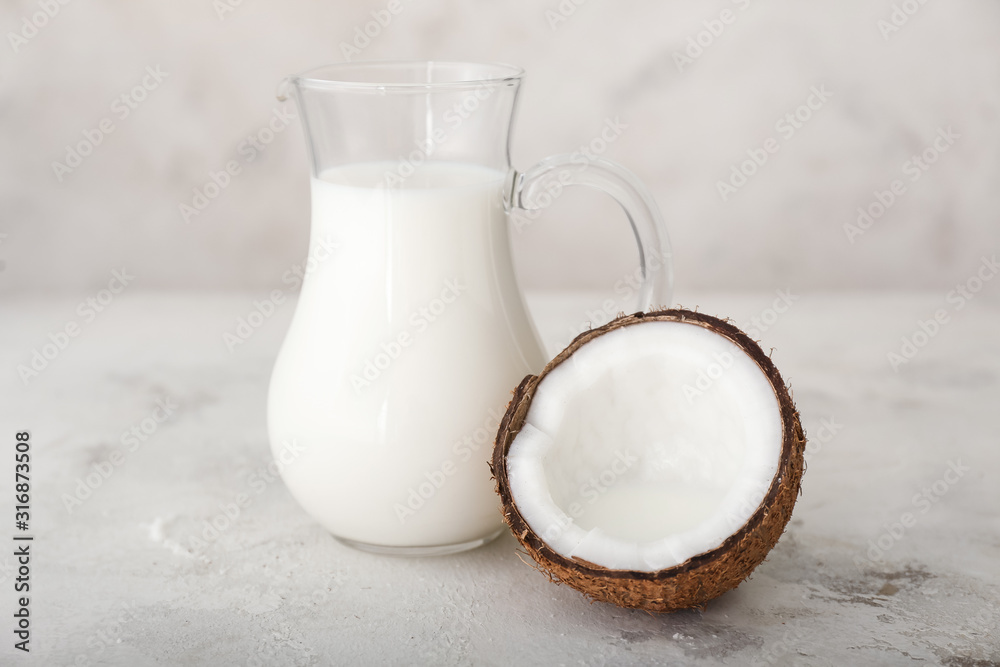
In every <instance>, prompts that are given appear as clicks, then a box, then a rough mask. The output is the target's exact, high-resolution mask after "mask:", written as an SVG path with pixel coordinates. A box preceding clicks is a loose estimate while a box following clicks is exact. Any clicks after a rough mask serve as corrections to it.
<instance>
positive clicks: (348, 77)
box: [285, 60, 524, 93]
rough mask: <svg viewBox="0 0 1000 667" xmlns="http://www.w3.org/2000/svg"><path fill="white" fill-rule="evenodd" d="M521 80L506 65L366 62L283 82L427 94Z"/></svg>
mask: <svg viewBox="0 0 1000 667" xmlns="http://www.w3.org/2000/svg"><path fill="white" fill-rule="evenodd" d="M523 76H524V69H523V68H521V67H518V66H516V65H509V64H507V63H490V62H486V63H482V62H471V61H469V62H466V61H452V60H365V61H359V62H343V63H331V64H328V65H320V66H319V67H312V68H310V69H307V70H305V71H302V72H299V73H298V74H294V75H292V76H290V77H288V78H287V79H286V80H285V82H288V83H293V84H295V85H296V86H299V87H303V88H325V89H331V90H358V91H378V92H387V91H396V92H421V93H426V92H434V91H436V90H455V89H462V88H474V87H478V86H483V85H501V84H504V83H509V82H515V81H520V79H521V78H523ZM406 79H410V80H406Z"/></svg>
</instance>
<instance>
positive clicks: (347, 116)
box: [282, 62, 523, 176]
mask: <svg viewBox="0 0 1000 667" xmlns="http://www.w3.org/2000/svg"><path fill="white" fill-rule="evenodd" d="M522 76H523V71H522V70H521V69H520V68H517V67H514V66H511V65H498V64H475V63H454V62H369V63H345V64H338V65H327V66H325V67H319V68H315V69H311V70H308V71H306V72H303V73H301V74H298V75H296V76H293V77H290V78H289V79H287V80H286V81H285V82H283V84H282V88H283V91H282V92H283V94H286V93H287V91H288V90H289V89H290V90H291V91H292V92H293V93H294V96H295V101H296V103H297V105H298V107H299V111H300V113H301V117H302V124H303V128H304V130H305V134H306V143H307V144H308V147H309V154H310V158H311V162H312V172H313V175H314V176H318V175H320V174H322V173H323V172H324V171H327V170H329V169H333V168H336V167H342V166H345V165H350V164H357V163H373V162H379V163H385V162H397V163H398V164H399V165H400V171H401V173H406V172H407V171H410V170H415V169H419V168H420V167H421V166H422V165H424V164H427V163H430V162H449V163H460V164H469V165H476V166H480V167H486V168H489V169H494V170H497V171H506V170H507V169H508V168H509V165H510V150H509V141H510V129H511V124H512V121H513V116H514V110H515V107H516V104H517V95H518V90H519V88H520V82H521V78H522Z"/></svg>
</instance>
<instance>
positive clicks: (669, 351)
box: [491, 310, 805, 611]
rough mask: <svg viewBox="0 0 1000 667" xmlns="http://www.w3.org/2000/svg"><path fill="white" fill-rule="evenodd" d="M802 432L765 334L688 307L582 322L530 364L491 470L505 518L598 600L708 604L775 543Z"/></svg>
mask: <svg viewBox="0 0 1000 667" xmlns="http://www.w3.org/2000/svg"><path fill="white" fill-rule="evenodd" d="M804 451H805V436H804V435H803V432H802V426H801V424H800V423H799V417H798V413H797V412H796V410H795V406H794V405H793V404H792V400H791V397H790V396H789V393H788V390H787V389H786V388H785V383H784V382H783V381H782V379H781V375H780V374H779V373H778V370H777V369H776V368H775V367H774V364H772V363H771V360H770V359H769V358H768V357H767V356H766V355H765V354H764V352H763V351H762V350H761V349H760V346H758V345H757V344H756V343H755V342H754V341H753V340H751V339H750V338H749V337H747V336H746V335H745V334H744V333H742V332H741V331H740V330H739V329H737V328H736V327H734V326H732V325H730V324H728V323H727V322H724V321H722V320H720V319H717V318H714V317H710V316H707V315H702V314H700V313H696V312H692V311H688V310H663V311H659V312H653V313H648V314H643V313H637V314H635V315H629V316H625V317H619V318H618V319H616V320H614V321H612V322H610V323H608V324H606V325H604V326H603V327H600V328H598V329H595V330H593V331H588V332H586V333H584V334H581V335H580V336H578V337H577V338H576V339H575V340H574V341H573V342H572V343H571V344H570V345H569V347H567V348H566V349H565V350H564V351H563V352H561V353H560V354H559V355H558V356H557V357H556V358H555V359H553V360H552V362H550V363H549V364H548V365H547V366H546V367H545V370H543V371H542V373H541V375H538V376H533V375H529V376H528V377H526V378H525V379H524V380H523V381H522V382H521V384H520V385H519V386H518V388H517V390H516V391H515V393H514V398H513V400H512V401H511V403H510V405H509V406H508V408H507V412H506V414H505V416H504V418H503V420H502V422H501V424H500V430H499V433H498V434H497V440H496V444H495V447H494V451H493V461H492V463H491V469H492V470H493V473H494V477H495V479H496V488H497V493H499V495H500V498H501V501H502V503H503V507H502V509H503V513H504V519H505V521H506V522H507V524H508V525H509V526H510V528H511V530H512V531H513V533H514V535H515V536H516V537H517V539H518V540H519V541H520V542H521V544H522V545H523V546H524V547H525V549H527V551H528V553H529V554H530V555H531V557H532V558H534V559H535V561H536V562H537V563H538V565H539V566H540V568H541V569H543V570H545V571H547V572H548V573H549V575H550V577H551V578H553V579H555V580H557V581H559V582H562V583H566V584H568V585H570V586H572V587H573V588H576V589H577V590H579V591H581V592H583V593H585V594H586V595H588V596H589V597H591V598H592V599H594V600H602V601H605V602H612V603H614V604H618V605H621V606H623V607H636V608H641V609H646V610H649V611H675V610H677V609H684V608H689V607H696V606H701V605H703V604H704V603H705V602H706V601H707V600H710V599H712V598H714V597H716V596H718V595H721V594H722V593H724V592H726V591H728V590H730V589H732V588H735V587H736V586H737V585H739V583H740V582H742V581H743V580H744V579H746V578H747V577H748V576H749V575H750V573H751V572H752V571H753V569H754V568H755V567H757V565H759V564H760V562H761V561H763V560H764V557H765V556H766V555H767V553H768V551H770V549H771V548H772V547H773V546H774V545H775V543H776V542H777V541H778V538H779V537H780V536H781V533H782V532H783V531H784V528H785V524H786V523H787V522H788V519H789V517H790V516H791V512H792V507H793V506H794V505H795V500H796V497H797V496H798V493H799V483H800V481H801V478H802V467H803V452H804Z"/></svg>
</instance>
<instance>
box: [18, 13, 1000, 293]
mask: <svg viewBox="0 0 1000 667" xmlns="http://www.w3.org/2000/svg"><path fill="white" fill-rule="evenodd" d="M62 1H64V0H60V1H57V0H33V1H28V0H25V1H13V0H5V2H3V4H2V5H0V28H2V29H3V31H4V34H5V38H4V44H3V45H2V46H0V54H2V55H0V120H2V126H0V263H2V264H0V267H2V268H3V271H2V272H0V291H3V292H6V293H14V292H19V291H26V290H46V289H47V290H59V291H74V292H75V291H81V290H89V289H93V288H95V287H97V286H100V285H103V284H105V283H106V282H107V280H108V278H109V275H110V271H111V270H112V269H118V268H121V267H126V268H127V269H128V270H129V271H130V272H132V273H134V274H135V276H136V281H135V284H136V285H137V286H142V287H146V288H191V287H198V288H252V289H265V288H269V287H271V286H273V285H279V284H280V277H281V275H282V274H283V273H284V272H285V271H286V270H287V269H288V268H289V267H290V266H291V265H293V264H294V263H295V262H297V261H298V260H300V259H301V257H302V256H303V255H304V253H305V248H306V243H307V227H308V199H307V196H308V180H307V179H308V176H307V165H306V160H305V154H304V142H303V138H302V133H301V128H300V127H299V125H298V122H297V121H295V122H293V123H292V124H291V126H289V127H288V128H287V130H285V131H282V132H280V133H278V134H277V135H276V138H275V139H274V141H273V142H272V143H270V144H269V145H267V146H266V147H265V148H264V150H256V149H253V148H252V147H251V145H250V144H249V143H247V141H246V140H247V137H249V136H252V135H255V134H257V133H258V132H259V130H261V129H262V128H264V127H266V126H267V125H268V123H269V120H270V119H271V118H272V117H273V114H274V113H276V110H278V112H280V110H281V108H282V105H281V104H279V103H278V102H277V101H276V99H275V96H274V92H275V87H276V84H277V82H278V81H279V80H280V79H281V78H282V77H283V76H285V75H287V74H291V73H294V72H297V71H300V70H303V69H306V68H309V67H312V66H315V65H318V64H323V63H327V62H334V61H341V60H343V59H344V54H343V47H342V44H343V43H351V42H352V41H353V40H354V39H355V36H356V34H357V33H356V29H357V28H361V29H363V28H364V26H365V24H366V23H368V22H370V21H372V14H371V12H373V11H375V12H378V11H380V10H382V9H384V8H385V7H386V6H387V4H388V1H387V0H356V1H354V2H317V1H315V0H312V1H307V0H288V1H286V2H280V3H279V2H265V1H264V0H214V1H213V0H178V1H175V2H170V3H166V2H151V1H149V0H138V1H132V2H112V1H110V0H73V1H71V2H68V3H67V4H61V2H62ZM400 2H401V6H402V11H401V12H400V13H399V14H398V15H396V16H394V17H393V20H392V21H391V23H389V25H387V26H385V27H382V28H380V29H379V34H378V35H377V36H375V37H373V38H372V39H371V41H370V44H367V45H364V42H363V41H360V40H359V42H358V43H359V44H360V45H363V46H364V48H358V51H359V52H360V53H355V54H352V55H353V57H354V58H355V59H403V58H405V59H426V58H431V59H452V60H485V61H505V62H511V63H515V64H519V65H522V66H524V67H525V68H527V70H528V78H527V80H526V86H525V88H524V91H523V95H522V100H521V106H520V113H519V117H518V120H517V124H516V130H515V139H514V144H513V156H514V160H515V162H516V164H517V165H519V166H521V167H527V166H528V165H530V164H532V163H533V162H535V161H536V160H538V159H540V158H542V157H544V156H546V155H548V154H551V153H556V152H565V151H572V150H575V149H576V148H578V147H579V146H580V145H581V144H584V143H586V142H588V141H590V140H591V139H592V138H594V137H596V136H598V134H599V132H600V130H601V128H602V126H603V124H604V123H605V121H606V119H608V118H618V119H619V120H620V122H622V123H624V124H626V125H627V128H626V129H625V130H624V131H623V132H622V134H621V136H620V138H619V139H618V140H617V141H615V142H613V143H612V144H611V145H610V147H609V148H608V150H607V153H606V156H607V157H609V158H611V159H613V160H617V161H620V162H622V163H623V164H625V165H626V166H628V167H630V168H631V169H632V170H634V171H635V172H636V173H637V174H638V175H639V176H640V177H641V178H642V179H643V180H644V181H645V182H646V183H647V184H649V186H650V187H651V188H652V190H653V192H654V194H655V196H656V198H657V200H658V201H659V203H660V206H661V207H662V209H663V210H664V213H665V215H666V217H667V220H668V222H669V226H670V233H671V236H672V239H673V243H674V250H675V255H676V275H677V282H678V285H679V286H680V287H713V288H715V287H718V288H746V287H765V288H771V287H787V286H789V285H793V286H796V287H798V288H800V289H813V288H845V287H846V288H852V287H894V288H908V287H934V288H945V287H948V286H950V285H953V284H954V282H955V280H956V279H964V278H966V277H967V276H968V275H970V274H971V272H972V271H973V270H974V269H975V267H976V265H977V264H978V263H979V261H980V259H979V258H980V257H981V256H982V255H991V254H992V253H994V252H997V250H998V246H1000V188H998V185H1000V123H998V111H1000V4H998V3H997V2H996V1H995V0H950V1H948V2H945V1H944V0H920V1H919V2H918V0H839V1H836V2H834V1H830V0H827V1H825V2H792V1H790V0H786V1H780V2H779V1H771V2H765V1H764V0H716V1H713V2H694V1H693V0H688V1H683V2H662V1H660V0H624V1H614V2H612V1H611V0H562V1H561V2H560V1H559V0H547V1H546V0H543V1H541V2H538V1H535V0H508V1H505V2H496V1H492V2H490V1H487V0H464V1H459V0H400ZM46 12H48V13H47V14H46ZM699 42H700V44H699ZM136 86H139V87H140V88H141V89H136ZM814 90H821V91H823V94H822V95H821V96H816V97H813V98H812V100H811V101H812V103H813V106H814V107H815V108H814V109H813V110H811V111H810V112H809V113H805V112H801V111H800V113H801V114H802V117H805V116H809V118H808V120H805V121H804V122H802V123H798V121H795V124H792V123H783V124H781V125H776V123H777V122H778V121H779V120H780V119H782V118H783V117H784V116H785V115H786V114H788V113H795V111H796V109H797V108H798V107H799V106H800V105H802V104H804V103H806V101H807V100H808V99H809V96H810V95H811V94H812V93H811V91H814ZM123 95H124V96H125V98H124V99H123V97H122V96H123ZM140 98H141V99H140ZM102 123H103V125H102ZM276 125H280V123H276ZM949 128H950V129H949ZM109 130H110V131H109ZM949 135H950V136H949ZM88 136H89V137H90V139H88V138H87V137H88ZM945 136H948V137H949V138H947V139H944V138H941V139H937V137H945ZM769 138H770V139H773V140H774V141H773V143H767V146H769V147H770V148H771V149H772V150H776V152H772V153H770V154H768V155H767V162H766V163H765V164H763V165H762V166H760V167H759V168H758V169H757V170H756V173H754V174H753V175H752V176H750V177H749V178H747V179H746V182H745V183H743V181H742V180H741V179H740V178H739V177H735V178H734V180H730V179H731V178H733V175H732V168H733V166H734V165H737V169H738V168H739V167H738V165H739V164H740V163H742V162H743V161H744V160H747V159H749V158H748V151H753V152H754V153H753V154H756V155H757V156H758V158H760V157H761V152H760V151H761V149H763V148H764V147H765V142H767V140H768V139H769ZM98 140H99V143H98ZM90 141H92V142H93V143H98V145H96V146H95V147H94V148H93V150H92V152H90V154H89V155H81V156H80V157H79V159H75V158H73V157H72V156H70V157H69V158H67V155H66V153H67V146H75V145H77V144H78V143H80V142H90ZM935 142H937V148H936V149H935V148H933V147H934V146H935ZM86 148H87V147H86V145H85V146H84V149H83V150H84V152H86ZM928 149H929V150H928ZM943 149H946V150H943ZM925 150H928V158H935V161H934V163H933V164H925V165H923V167H921V166H920V165H917V164H915V163H913V162H912V156H914V155H921V154H923V153H924V152H925ZM251 156H252V157H253V159H252V160H250V158H251ZM229 160H238V161H239V162H240V164H241V165H242V171H241V173H240V175H238V176H237V177H235V178H233V179H232V182H231V183H230V184H229V185H228V187H226V188H225V189H224V190H223V191H222V192H221V194H220V195H219V196H218V197H217V198H216V199H215V200H214V201H212V203H211V204H210V205H209V206H208V207H207V208H206V209H205V210H204V211H203V212H202V213H201V214H200V215H198V216H196V217H194V218H192V220H191V221H190V222H189V223H186V222H185V221H184V220H183V219H182V216H181V214H180V213H179V205H180V204H181V203H191V200H192V197H193V194H192V193H193V190H194V189H195V188H197V187H200V186H202V185H204V184H205V183H206V182H208V180H209V175H210V172H213V171H219V170H220V169H222V168H223V165H224V164H225V163H226V162H227V161H229ZM55 162H58V163H60V165H62V166H58V167H54V166H53V163H55ZM752 166H753V165H747V166H746V169H747V171H753V169H752ZM894 180H898V181H900V182H899V183H898V184H897V193H896V194H893V195H891V198H892V199H893V201H892V204H891V205H890V206H888V210H887V211H886V212H885V213H884V214H882V215H881V216H880V217H878V218H877V219H874V218H873V219H872V220H871V222H870V223H868V222H867V221H864V225H866V226H867V229H863V228H862V227H861V226H859V227H857V228H856V229H854V228H852V227H850V225H856V224H857V218H858V213H857V210H858V208H859V207H865V208H869V207H870V208H871V209H872V211H873V212H874V213H876V214H878V213H879V212H880V206H881V204H879V203H878V198H879V197H881V198H882V199H883V200H884V201H885V202H889V200H890V195H887V194H881V195H876V194H875V193H876V192H877V191H879V192H881V191H890V192H891V187H892V182H893V181H894ZM720 181H727V182H729V183H730V184H731V185H733V184H735V185H738V186H739V187H738V188H737V187H734V188H733V189H734V191H727V192H726V193H725V197H723V194H722V193H720V188H719V182H720ZM724 198H725V201H724ZM845 225H847V227H845ZM513 237H514V245H515V251H516V253H517V258H518V264H519V269H520V272H521V278H522V282H523V283H524V284H525V285H526V286H529V287H570V286H576V287H597V286H607V285H610V284H612V283H613V282H614V281H615V280H616V279H617V278H619V277H620V276H621V275H622V274H623V273H625V272H626V271H628V269H629V268H630V267H631V266H632V265H633V263H634V261H635V251H634V249H633V244H632V241H631V238H630V235H629V234H628V233H627V231H626V226H625V221H624V219H623V217H622V216H621V215H620V214H619V213H618V212H617V211H616V209H615V207H614V205H613V204H610V203H608V202H606V201H604V200H603V199H602V198H601V197H600V196H598V195H594V194H590V193H580V194H579V195H578V194H577V193H575V192H574V193H573V196H567V197H563V198H562V199H560V200H559V201H558V202H557V204H556V205H555V206H554V207H553V208H552V209H551V210H550V211H549V212H548V213H547V214H546V215H545V216H544V217H543V218H541V219H539V220H538V221H537V222H535V223H533V224H532V225H530V226H529V227H527V228H524V229H522V230H520V231H519V232H516V233H514V234H513Z"/></svg>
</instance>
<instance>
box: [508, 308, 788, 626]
mask: <svg viewBox="0 0 1000 667" xmlns="http://www.w3.org/2000/svg"><path fill="white" fill-rule="evenodd" d="M650 321H654V322H686V323H689V324H694V325H697V326H702V327H705V328H706V329H710V330H712V331H714V332H715V333H717V334H719V335H721V336H724V337H726V338H728V339H729V340H730V341H732V342H733V343H735V344H736V345H737V346H739V347H740V348H741V349H742V350H743V351H745V352H746V353H747V354H748V355H749V356H750V358H751V359H753V360H754V361H755V362H756V363H757V365H758V366H759V367H760V369H761V370H762V371H763V372H764V374H765V375H766V376H767V378H768V380H769V381H770V383H771V386H772V387H773V388H774V393H775V396H776V397H777V399H778V405H779V406H780V410H781V421H782V433H783V435H782V447H781V461H780V463H779V465H778V470H777V472H776V473H775V476H774V478H773V479H772V480H771V485H770V487H769V489H768V492H767V494H766V496H765V497H764V499H763V500H762V501H761V504H760V506H759V507H758V508H757V510H756V511H755V512H754V514H753V515H752V516H751V517H750V519H749V520H748V521H747V522H746V524H744V525H743V527H742V528H741V529H740V530H739V531H737V532H736V533H735V534H733V535H731V536H730V537H729V538H728V539H726V541H725V542H723V543H722V544H721V545H719V546H718V547H716V548H715V549H712V550H711V551H707V552H705V553H702V554H699V555H697V556H694V557H693V558H690V559H688V560H687V561H685V562H683V563H681V564H680V565H676V566H674V567H670V568H667V569H665V570H660V571H657V572H637V571H631V570H611V569H607V568H605V567H602V566H600V565H595V564H594V563H590V562H587V561H585V560H583V559H580V558H573V559H569V558H566V557H564V556H562V555H560V554H558V553H556V552H555V551H553V550H552V549H551V548H550V547H549V546H548V545H547V544H546V543H545V542H544V541H542V539H541V538H540V537H539V536H538V535H536V534H535V533H534V532H532V530H531V528H530V527H529V526H528V524H527V522H526V521H525V520H524V518H523V517H522V516H521V513H520V512H519V511H518V508H517V506H516V505H515V504H514V500H513V498H512V497H511V493H510V483H509V480H508V477H507V475H508V473H507V453H508V452H509V451H510V445H511V443H512V442H513V441H514V437H515V436H516V435H517V434H518V432H519V431H520V430H521V428H522V426H523V425H524V420H525V417H526V415H527V414H528V408H529V407H530V406H531V400H532V398H533V397H534V394H535V390H536V388H537V387H538V384H539V383H540V382H541V381H542V380H543V379H545V376H546V375H548V374H549V373H550V372H552V370H553V369H554V368H556V367H557V366H558V365H559V364H561V363H562V362H564V361H565V360H566V359H568V358H569V357H570V355H572V354H573V353H574V352H575V351H576V350H578V349H580V348H581V347H583V346H584V345H586V344H587V343H588V342H590V341H591V340H593V339H595V338H597V337H598V336H602V335H604V334H606V333H608V332H610V331H614V330H615V329H620V328H622V327H627V326H635V325H639V324H642V323H644V322H650ZM805 447H806V439H805V435H804V433H803V431H802V425H801V423H800V422H799V414H798V412H797V411H796V409H795V405H794V404H793V402H792V398H791V395H790V394H789V392H788V389H787V388H786V387H785V383H784V381H783V380H782V378H781V374H780V373H779V372H778V369H777V368H775V366H774V364H773V363H771V359H770V358H769V357H768V356H767V355H765V354H764V351H763V350H761V348H760V346H759V345H758V344H757V343H756V342H754V341H753V340H752V339H751V338H750V337H748V336H747V335H746V334H744V333H743V332H742V331H740V330H739V329H738V328H736V327H735V326H733V325H732V324H729V323H728V322H726V321H724V320H720V319H718V318H715V317H711V316H709V315H703V314H701V313H696V312H693V311H690V310H684V309H670V310H660V311H655V312H651V313H635V314H634V315H627V316H619V317H618V318H617V319H615V320H613V321H611V322H609V323H608V324H605V325H604V326H602V327H599V328H597V329H593V330H591V331H587V332H584V333H582V334H580V335H579V336H577V337H576V338H575V339H574V340H573V342H572V343H570V345H569V346H568V347H567V348H566V349H565V350H563V351H562V352H560V353H559V355H557V356H556V358H555V359H553V360H552V361H551V362H549V364H548V365H547V366H546V367H545V369H544V370H543V371H542V372H541V374H540V375H529V376H527V377H525V378H524V380H522V381H521V384H520V385H518V387H517V389H516V390H515V391H514V396H513V399H512V400H511V402H510V404H509V405H508V406H507V412H506V414H504V417H503V420H502V421H501V422H500V430H499V432H498V433H497V439H496V442H495V444H494V449H493V460H492V462H491V464H490V469H491V471H492V472H493V476H494V479H495V480H496V491H497V493H498V494H499V495H500V500H501V503H502V507H501V510H502V512H503V517H504V521H505V522H506V523H507V525H508V526H510V529H511V531H512V532H513V533H514V536H515V537H516V538H517V539H518V541H519V542H520V543H521V545H522V546H523V547H524V548H525V549H526V550H527V552H528V554H529V555H530V556H531V557H532V558H533V559H534V560H535V562H536V563H537V564H538V569H541V570H543V571H544V572H546V573H547V574H548V575H549V578H550V579H552V580H553V581H555V582H557V583H564V584H567V585H569V586H571V587H573V588H575V589H576V590H578V591H580V592H581V593H583V594H584V595H586V596H587V597H589V598H591V599H592V600H599V601H601V602H610V603H612V604H616V605H619V606H622V607H631V608H637V609H645V610H647V611H655V612H671V611H677V610H679V609H689V608H692V607H702V606H703V605H704V604H705V602H707V601H708V600H711V599H713V598H715V597H718V596H719V595H721V594H723V593H725V592H726V591H729V590H731V589H733V588H735V587H736V586H738V585H739V584H740V583H741V582H743V581H744V580H745V579H746V578H747V577H749V576H750V573H751V572H753V570H754V568H756V567H757V566H758V565H760V563H761V562H762V561H763V560H764V558H765V557H766V556H767V554H768V552H769V551H770V550H771V548H772V547H774V545H775V544H776V543H777V541H778V538H779V537H781V534H782V533H783V532H784V530H785V524H787V523H788V519H789V518H790V517H791V514H792V508H793V507H794V505H795V500H796V499H797V497H798V495H799V489H800V484H801V480H802V471H803V466H804V459H803V455H804V452H805Z"/></svg>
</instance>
